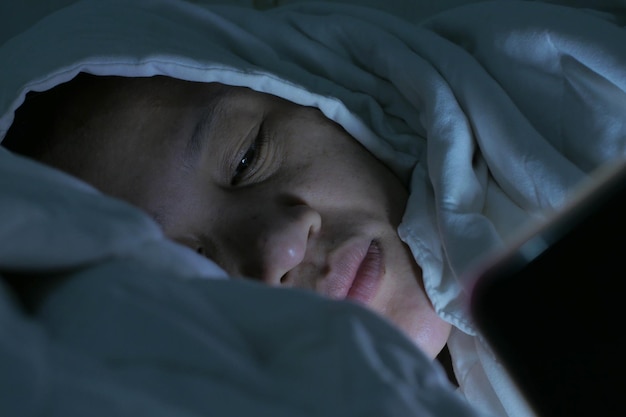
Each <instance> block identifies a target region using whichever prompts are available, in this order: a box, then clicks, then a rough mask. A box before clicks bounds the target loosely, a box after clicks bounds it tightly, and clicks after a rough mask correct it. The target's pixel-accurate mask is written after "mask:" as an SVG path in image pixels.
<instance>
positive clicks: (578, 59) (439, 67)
mask: <svg viewBox="0 0 626 417" xmlns="http://www.w3.org/2000/svg"><path fill="white" fill-rule="evenodd" d="M609 3H611V4H609ZM603 7H605V9H607V10H608V9H614V10H615V11H616V12H623V10H624V7H623V3H622V2H614V3H612V2H608V1H605V2H603ZM122 9H123V10H124V12H123V13H121V12H120V10H122ZM620 18H621V17H620V16H619V15H618V14H615V15H612V14H606V13H598V12H592V11H587V10H584V9H569V8H566V7H562V6H555V5H548V4H541V3H536V2H522V1H507V2H485V3H480V4H476V5H473V6H467V7H463V8H459V9H456V10H453V11H450V12H447V13H444V14H440V15H438V16H436V17H433V18H431V19H429V20H427V21H425V22H424V23H423V24H422V25H420V26H415V25H412V24H410V23H408V22H406V21H403V20H400V19H398V18H394V17H392V16H388V15H385V14H383V13H380V12H378V11H376V12H374V11H371V10H368V9H365V8H363V9H361V8H356V7H348V6H345V7H342V6H339V5H316V4H310V5H294V6H293V7H285V8H277V9H274V10H271V11H269V12H265V13H260V12H257V11H254V10H246V9H237V8H229V7H221V6H219V7H217V6H215V7H208V6H207V7H202V6H194V5H191V4H186V3H175V2H168V1H150V2H127V1H124V2H120V3H116V2H112V1H109V2H99V1H91V2H90V1H85V2H80V3H77V4H76V5H74V6H71V7H69V8H67V9H65V10H63V11H61V12H59V13H57V14H55V15H52V16H50V17H48V18H46V19H44V20H42V21H40V22H39V23H38V24H37V25H36V26H35V27H34V28H33V29H32V30H31V31H29V32H28V33H24V34H23V35H21V36H19V37H16V38H14V39H12V40H10V41H8V42H7V43H5V44H4V45H3V46H2V48H1V49H0V62H13V63H18V64H16V65H11V66H1V67H0V79H2V80H3V88H2V91H0V94H1V96H0V105H1V106H2V107H1V108H0V114H3V115H4V116H3V117H2V118H0V135H1V134H2V132H3V131H5V130H6V129H7V128H8V126H9V125H10V124H11V121H12V111H13V110H14V109H15V108H17V107H18V106H19V104H20V103H21V102H22V100H23V97H24V95H25V93H26V92H27V91H29V90H45V89H48V88H50V87H52V86H54V85H57V84H59V83H60V82H63V81H67V80H69V79H71V78H72V77H73V76H74V75H75V74H77V73H78V72H79V71H86V72H91V73H94V74H117V75H126V76H148V75H153V74H163V75H170V76H174V77H177V78H181V79H187V80H194V81H219V82H223V83H226V84H231V85H243V86H248V87H251V88H253V89H255V90H258V91H262V92H270V93H272V94H276V95H279V96H281V97H284V98H286V99H289V100H292V101H294V102H296V103H299V104H305V105H313V106H317V107H319V108H320V109H321V110H322V111H323V112H324V113H325V114H326V115H327V116H328V117H329V118H331V119H333V120H335V121H337V122H338V123H340V124H341V125H343V126H344V127H345V128H346V130H347V131H348V132H349V133H351V134H352V135H353V136H354V137H355V138H357V139H358V140H359V141H361V142H362V143H363V144H364V145H365V146H366V147H368V149H370V150H371V151H372V152H373V153H374V154H376V155H377V156H378V157H379V158H380V159H381V160H382V161H383V162H385V163H386V164H388V165H389V166H390V167H391V168H392V169H394V171H395V172H397V173H398V175H399V176H400V177H401V178H403V179H404V180H405V181H406V182H407V184H409V183H410V187H411V196H410V201H409V204H408V207H407V210H406V215H405V218H404V221H403V224H402V225H401V226H400V229H399V233H400V235H401V237H402V238H403V239H404V240H405V241H406V242H407V243H408V244H409V246H410V247H411V249H412V250H413V253H414V256H415V258H416V261H417V262H418V264H419V265H420V266H421V267H422V269H423V271H424V280H425V286H426V289H427V291H428V294H429V296H430V298H431V300H432V302H433V304H434V305H435V307H436V309H437V311H438V313H439V314H440V315H441V316H442V317H443V318H444V319H446V320H448V321H449V322H451V323H452V324H454V326H455V330H454V331H453V334H452V336H451V338H450V342H449V345H450V348H451V352H452V355H453V361H454V365H455V372H456V373H457V377H458V379H459V381H460V383H461V388H460V392H462V393H463V394H464V395H465V396H466V397H467V398H468V400H469V401H470V402H471V403H473V404H476V405H477V406H480V407H481V408H482V409H484V410H487V411H490V412H492V413H494V414H495V415H510V416H525V415H531V414H532V413H531V412H530V410H528V408H527V406H526V405H525V403H524V401H523V400H522V399H521V398H520V396H519V394H518V393H517V392H516V389H515V387H514V385H513V384H512V383H511V382H510V381H509V379H508V376H507V375H506V373H505V372H504V371H503V369H502V368H501V367H500V366H499V364H498V363H497V361H496V360H495V358H494V357H493V355H492V354H491V353H490V351H489V349H488V348H487V347H486V346H485V345H484V344H483V342H482V341H481V339H480V337H478V336H476V330H475V329H474V327H473V324H472V321H471V317H469V315H468V312H467V294H468V291H469V289H470V288H471V285H472V283H471V274H469V273H468V272H470V271H471V270H472V269H473V268H474V267H475V266H476V265H477V264H478V263H480V261H481V259H482V258H483V257H484V256H485V254H488V253H490V252H491V251H493V250H497V249H498V248H500V247H502V245H503V244H505V243H506V242H507V241H508V240H509V239H512V238H513V237H514V236H515V234H516V233H517V231H518V229H519V228H520V227H523V226H524V225H525V224H527V222H528V221H530V220H531V219H534V218H537V217H541V216H542V215H543V213H545V211H550V210H554V209H556V208H558V207H560V206H561V205H562V204H563V203H564V202H565V201H566V199H567V196H568V192H569V190H571V189H572V187H574V186H575V185H576V184H577V183H578V182H579V181H580V180H581V179H582V178H584V176H585V175H586V174H587V173H589V172H590V171H592V170H593V169H594V168H595V167H596V166H598V165H599V164H601V163H603V162H605V161H606V160H608V159H611V158H615V157H623V156H624V138H625V137H626V125H625V123H624V117H623V113H624V112H623V109H624V108H625V107H626V105H625V103H626V94H625V92H624V90H625V89H626V71H625V69H624V68H625V65H626V48H624V47H623V45H625V44H626V39H625V34H624V30H623V29H622V27H621V23H620ZM59 28H63V29H62V30H59ZM83 33H89V34H90V35H89V36H80V35H81V34H83ZM129 40H132V42H130V41H129ZM59 45H64V47H63V48H59V47H58V46H59ZM5 80H6V81H5Z"/></svg>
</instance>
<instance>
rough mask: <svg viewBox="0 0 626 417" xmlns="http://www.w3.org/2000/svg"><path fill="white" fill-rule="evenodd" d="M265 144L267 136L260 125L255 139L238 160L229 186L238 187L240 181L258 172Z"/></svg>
mask: <svg viewBox="0 0 626 417" xmlns="http://www.w3.org/2000/svg"><path fill="white" fill-rule="evenodd" d="M266 142H267V135H266V132H265V129H264V126H263V124H261V126H260V127H259V131H258V133H257V136H256V138H255V139H254V141H253V142H252V144H251V145H250V147H249V148H248V149H247V150H246V152H245V153H244V154H243V156H241V159H239V162H238V164H237V167H236V168H235V172H234V173H233V176H232V178H231V181H230V185H232V186H236V185H238V184H239V183H241V182H242V180H245V179H247V178H249V177H250V176H251V175H253V174H254V173H255V172H256V171H257V170H258V165H259V162H260V160H261V159H262V152H263V148H264V146H265V144H266Z"/></svg>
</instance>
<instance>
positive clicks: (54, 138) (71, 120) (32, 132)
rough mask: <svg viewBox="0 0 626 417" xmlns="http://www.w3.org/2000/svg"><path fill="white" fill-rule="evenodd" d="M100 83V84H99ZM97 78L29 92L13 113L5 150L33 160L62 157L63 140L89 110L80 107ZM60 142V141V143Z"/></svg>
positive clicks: (84, 76) (76, 129)
mask: <svg viewBox="0 0 626 417" xmlns="http://www.w3.org/2000/svg"><path fill="white" fill-rule="evenodd" d="M102 81H103V80H102ZM98 87H99V82H98V77H94V76H92V75H88V74H84V73H81V74H79V75H78V76H76V77H75V78H74V79H73V80H71V81H69V82H66V83H64V84H60V85H58V86H56V87H54V88H52V89H50V90H48V91H44V92H29V93H28V94H27V95H26V99H25V101H24V103H23V104H22V105H21V106H20V107H19V108H18V109H17V110H16V111H15V118H14V120H13V124H12V125H11V127H10V128H9V130H8V131H7V134H6V136H5V138H4V140H3V141H2V146H4V147H5V148H7V149H9V150H11V151H13V152H15V153H18V154H21V155H24V156H28V157H31V158H34V159H39V160H42V159H43V160H45V159H49V155H52V154H63V153H64V152H59V151H61V149H59V148H60V147H64V146H63V143H64V140H69V138H71V137H75V136H76V135H67V133H68V132H74V133H78V132H79V130H80V127H81V125H84V123H85V121H86V119H87V117H88V116H89V113H90V110H91V109H90V108H89V107H93V106H84V105H81V102H85V100H82V99H84V98H86V97H87V96H89V95H91V96H92V97H93V96H94V95H95V94H97V90H98ZM62 138H63V139H64V140H61V139H62Z"/></svg>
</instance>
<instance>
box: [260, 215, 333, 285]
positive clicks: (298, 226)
mask: <svg viewBox="0 0 626 417" xmlns="http://www.w3.org/2000/svg"><path fill="white" fill-rule="evenodd" d="M255 223H256V224H254V225H251V226H250V227H252V228H253V230H255V231H256V233H255V234H256V236H255V237H254V240H255V241H256V245H255V246H256V248H255V249H256V251H257V253H256V254H255V255H253V256H251V257H249V258H248V259H251V260H252V261H253V262H252V264H251V265H249V267H250V268H251V269H253V270H254V271H253V272H252V276H253V277H255V278H258V279H261V280H262V281H263V282H265V283H266V284H269V285H276V286H277V285H287V284H288V283H287V282H285V280H286V278H287V273H288V272H289V271H291V270H292V269H294V268H295V267H297V266H298V265H300V264H301V263H302V262H303V261H304V260H305V257H306V256H307V249H309V250H310V249H311V248H310V247H309V246H310V244H311V237H312V236H314V235H316V234H317V233H318V232H319V231H320V228H321V225H322V219H321V216H320V214H319V213H318V212H317V211H315V210H313V209H312V208H310V207H309V206H307V205H304V204H298V205H291V206H287V207H284V206H283V207H280V208H277V209H274V210H270V211H269V212H268V213H267V214H266V215H265V216H259V217H258V218H257V219H256V220H255ZM248 247H249V246H248Z"/></svg>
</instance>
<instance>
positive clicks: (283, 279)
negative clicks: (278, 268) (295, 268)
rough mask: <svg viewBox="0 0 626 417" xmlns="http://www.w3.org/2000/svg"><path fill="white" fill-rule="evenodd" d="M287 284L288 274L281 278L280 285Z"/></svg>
mask: <svg viewBox="0 0 626 417" xmlns="http://www.w3.org/2000/svg"><path fill="white" fill-rule="evenodd" d="M286 282H287V274H283V276H282V277H280V283H281V284H285V283H286Z"/></svg>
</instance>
